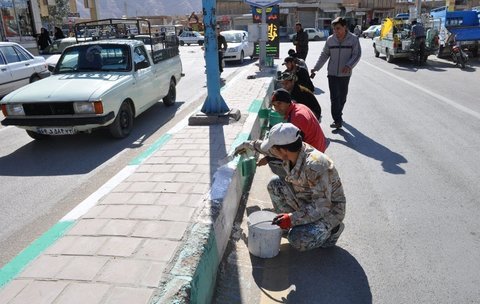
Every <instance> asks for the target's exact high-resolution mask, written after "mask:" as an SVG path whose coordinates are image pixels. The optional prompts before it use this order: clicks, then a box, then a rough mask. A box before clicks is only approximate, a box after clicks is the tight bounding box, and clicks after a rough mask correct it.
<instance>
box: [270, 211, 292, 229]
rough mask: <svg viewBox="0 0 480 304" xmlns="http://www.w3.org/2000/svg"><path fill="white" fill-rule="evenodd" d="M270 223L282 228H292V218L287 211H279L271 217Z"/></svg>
mask: <svg viewBox="0 0 480 304" xmlns="http://www.w3.org/2000/svg"><path fill="white" fill-rule="evenodd" d="M272 225H278V226H280V228H282V229H290V228H292V220H291V219H290V215H289V214H288V213H281V214H279V215H277V216H276V217H275V218H274V219H273V221H272Z"/></svg>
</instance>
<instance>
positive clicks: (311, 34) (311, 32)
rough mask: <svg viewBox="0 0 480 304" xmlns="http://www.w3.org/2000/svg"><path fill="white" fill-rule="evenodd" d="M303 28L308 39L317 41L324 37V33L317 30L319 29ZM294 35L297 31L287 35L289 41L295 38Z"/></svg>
mask: <svg viewBox="0 0 480 304" xmlns="http://www.w3.org/2000/svg"><path fill="white" fill-rule="evenodd" d="M303 30H304V31H305V32H307V34H308V40H315V41H318V40H320V39H322V38H324V37H325V34H324V33H323V32H322V31H319V30H317V29H314V28H312V27H306V28H304V29H303ZM296 35H297V33H293V34H290V35H288V38H289V39H290V41H293V40H294V39H295V36H296Z"/></svg>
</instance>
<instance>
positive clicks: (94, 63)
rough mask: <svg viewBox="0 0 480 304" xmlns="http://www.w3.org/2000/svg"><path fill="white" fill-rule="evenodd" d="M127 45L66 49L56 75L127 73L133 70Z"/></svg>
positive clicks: (81, 46)
mask: <svg viewBox="0 0 480 304" xmlns="http://www.w3.org/2000/svg"><path fill="white" fill-rule="evenodd" d="M129 58H130V56H129V48H128V46H127V45H115V44H98V45H78V46H74V47H70V48H67V49H65V51H64V52H63V54H62V56H61V57H60V60H59V61H58V63H57V65H56V67H55V73H59V74H62V73H81V72H126V71H129V70H131V63H130V60H129Z"/></svg>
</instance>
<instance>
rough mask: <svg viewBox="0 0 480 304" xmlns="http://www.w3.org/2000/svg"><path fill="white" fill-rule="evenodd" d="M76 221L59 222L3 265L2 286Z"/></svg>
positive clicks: (0, 274)
mask: <svg viewBox="0 0 480 304" xmlns="http://www.w3.org/2000/svg"><path fill="white" fill-rule="evenodd" d="M74 223H75V222H74V221H65V222H58V223H57V224H55V225H54V226H53V227H52V228H50V229H49V230H48V231H47V232H45V233H44V234H42V236H40V237H39V238H38V239H36V240H35V241H33V242H32V243H31V244H30V245H29V246H28V247H27V248H25V249H24V250H23V251H22V252H20V253H19V254H18V255H17V256H16V257H14V258H13V259H12V260H11V261H10V262H8V264H7V265H5V266H3V268H2V269H0V287H2V286H4V285H5V284H7V283H8V282H10V280H12V279H14V278H15V277H16V276H17V275H18V274H19V273H20V272H21V271H22V270H23V269H24V268H25V267H26V266H27V265H28V264H29V263H30V262H31V261H33V260H34V259H35V258H36V257H38V256H39V255H40V254H41V253H42V252H43V251H44V250H45V249H47V248H48V247H49V246H50V245H52V244H53V243H55V241H56V240H58V239H59V238H60V237H62V236H63V235H64V234H65V232H67V231H68V229H70V227H71V226H72V225H73V224H74Z"/></svg>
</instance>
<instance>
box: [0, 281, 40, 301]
mask: <svg viewBox="0 0 480 304" xmlns="http://www.w3.org/2000/svg"><path fill="white" fill-rule="evenodd" d="M30 283H32V281H31V280H18V279H17V280H13V281H11V282H10V283H8V284H7V285H5V286H4V287H2V288H0V303H8V301H10V300H11V299H13V298H14V297H15V296H16V295H17V294H19V293H20V292H21V291H22V290H23V289H24V288H25V287H26V286H27V285H28V284H30Z"/></svg>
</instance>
